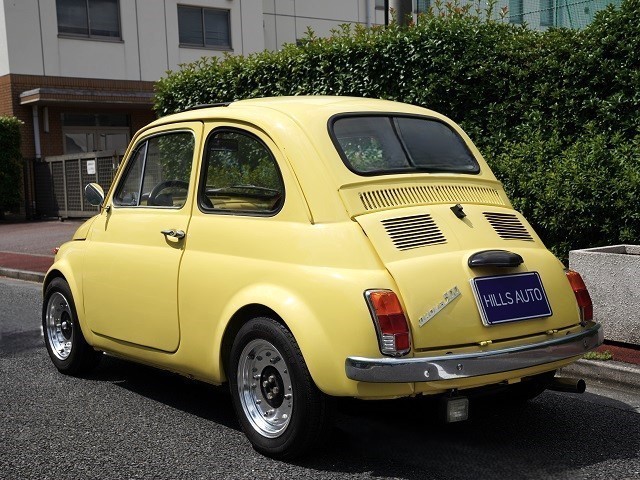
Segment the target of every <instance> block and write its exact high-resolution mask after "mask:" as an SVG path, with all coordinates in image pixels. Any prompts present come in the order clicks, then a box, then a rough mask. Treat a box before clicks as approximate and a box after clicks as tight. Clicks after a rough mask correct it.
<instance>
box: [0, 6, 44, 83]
mask: <svg viewBox="0 0 640 480" xmlns="http://www.w3.org/2000/svg"><path fill="white" fill-rule="evenodd" d="M2 3H3V11H4V17H5V18H4V22H3V24H4V25H3V26H4V28H6V32H7V48H8V52H7V59H6V62H7V63H8V65H9V71H10V72H11V73H29V74H33V75H42V74H43V61H42V39H41V37H40V35H41V34H40V15H39V12H38V0H3V2H2ZM54 21H55V18H54Z"/></svg>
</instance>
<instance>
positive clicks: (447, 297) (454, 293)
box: [418, 287, 462, 327]
mask: <svg viewBox="0 0 640 480" xmlns="http://www.w3.org/2000/svg"><path fill="white" fill-rule="evenodd" d="M460 295H462V294H461V293H460V289H458V287H453V288H452V289H451V290H449V291H447V292H445V293H444V295H443V297H444V300H443V301H441V302H440V303H439V304H438V305H436V306H435V307H433V308H432V309H431V310H429V311H428V312H427V313H425V314H424V315H423V316H422V317H420V320H418V326H420V327H422V326H423V325H424V324H425V323H427V322H428V321H429V320H431V319H432V318H433V317H435V316H436V315H437V314H438V313H440V311H441V310H443V309H444V308H445V307H446V306H447V305H449V304H450V303H451V302H453V301H454V300H455V299H456V298H458V297H459V296H460Z"/></svg>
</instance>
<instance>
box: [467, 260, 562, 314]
mask: <svg viewBox="0 0 640 480" xmlns="http://www.w3.org/2000/svg"><path fill="white" fill-rule="evenodd" d="M471 286H472V287H473V292H474V294H475V296H476V302H477V303H478V308H479V310H480V315H481V316H482V321H483V322H484V324H485V325H496V324H499V323H508V322H516V321H519V320H529V319H532V318H542V317H549V316H551V306H550V305H549V301H548V300H547V294H546V292H545V291H544V287H543V286H542V281H541V280H540V275H538V272H528V273H518V274H515V275H500V276H495V277H478V278H473V279H471Z"/></svg>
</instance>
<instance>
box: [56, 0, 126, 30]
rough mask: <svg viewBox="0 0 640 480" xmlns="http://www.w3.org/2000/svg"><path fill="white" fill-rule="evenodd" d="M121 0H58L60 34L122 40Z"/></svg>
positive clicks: (57, 10)
mask: <svg viewBox="0 0 640 480" xmlns="http://www.w3.org/2000/svg"><path fill="white" fill-rule="evenodd" d="M118 2H119V0H56V12H57V14H58V33H59V34H61V35H71V36H77V37H88V38H94V37H95V38H110V39H120V38H121V35H120V5H119V3H118Z"/></svg>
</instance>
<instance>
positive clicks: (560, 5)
mask: <svg viewBox="0 0 640 480" xmlns="http://www.w3.org/2000/svg"><path fill="white" fill-rule="evenodd" d="M566 9H567V2H566V0H540V26H541V27H562V26H565V21H564V10H566Z"/></svg>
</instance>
